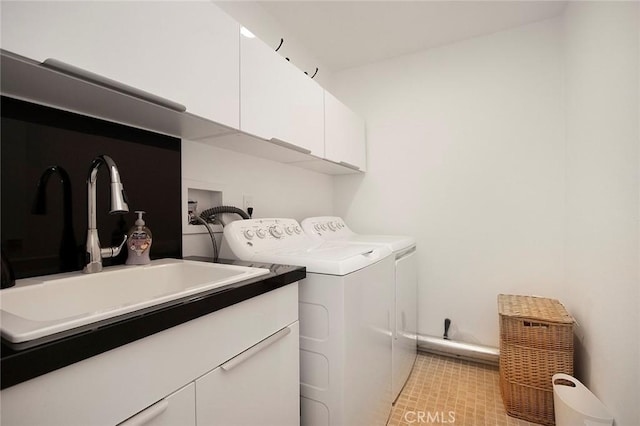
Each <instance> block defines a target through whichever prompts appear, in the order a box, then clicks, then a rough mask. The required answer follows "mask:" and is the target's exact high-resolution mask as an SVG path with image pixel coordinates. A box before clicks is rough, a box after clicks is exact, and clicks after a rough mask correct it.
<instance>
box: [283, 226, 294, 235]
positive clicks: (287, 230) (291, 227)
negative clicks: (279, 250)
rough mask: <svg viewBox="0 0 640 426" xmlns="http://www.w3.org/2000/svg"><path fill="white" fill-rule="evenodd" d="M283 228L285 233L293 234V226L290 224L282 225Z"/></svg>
mask: <svg viewBox="0 0 640 426" xmlns="http://www.w3.org/2000/svg"><path fill="white" fill-rule="evenodd" d="M284 230H285V232H286V233H287V234H289V235H291V234H293V226H291V225H287V226H285V227H284Z"/></svg>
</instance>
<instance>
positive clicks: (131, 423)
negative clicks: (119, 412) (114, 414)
mask: <svg viewBox="0 0 640 426" xmlns="http://www.w3.org/2000/svg"><path fill="white" fill-rule="evenodd" d="M195 387H196V386H195V384H194V383H190V384H188V385H187V386H185V387H183V388H182V389H180V390H178V391H176V392H174V393H172V394H171V395H169V396H168V397H166V398H164V399H162V400H161V401H158V402H156V403H155V404H153V405H152V406H150V407H147V408H145V409H144V410H142V411H141V412H139V413H138V414H136V415H135V416H133V417H131V418H129V419H127V420H125V421H124V422H122V423H120V424H119V425H118V426H142V425H144V426H175V425H180V426H189V425H192V426H195V425H196V393H195Z"/></svg>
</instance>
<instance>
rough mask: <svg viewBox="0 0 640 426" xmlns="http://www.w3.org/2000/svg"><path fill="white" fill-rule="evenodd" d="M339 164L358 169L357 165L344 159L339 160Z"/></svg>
mask: <svg viewBox="0 0 640 426" xmlns="http://www.w3.org/2000/svg"><path fill="white" fill-rule="evenodd" d="M339 164H340V165H341V166H345V167H348V168H350V169H352V170H360V167H359V166H356V165H355V164H351V163H347V162H346V161H341V162H340V163H339Z"/></svg>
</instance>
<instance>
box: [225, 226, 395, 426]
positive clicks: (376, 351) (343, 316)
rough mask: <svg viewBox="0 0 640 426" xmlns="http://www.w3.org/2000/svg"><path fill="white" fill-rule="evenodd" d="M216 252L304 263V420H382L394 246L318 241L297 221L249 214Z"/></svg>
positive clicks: (387, 390)
mask: <svg viewBox="0 0 640 426" xmlns="http://www.w3.org/2000/svg"><path fill="white" fill-rule="evenodd" d="M221 257H226V258H232V259H241V260H246V261H256V262H268V263H279V264H286V265H300V266H304V267H306V270H307V277H306V278H305V279H304V280H302V281H301V282H300V283H299V287H298V288H299V297H298V300H299V319H300V410H301V417H300V422H301V424H302V425H313V426H315V425H318V426H326V425H345V426H351V425H384V424H386V421H387V418H388V416H389V414H390V412H391V403H392V401H391V372H390V370H389V368H388V366H389V364H390V363H391V344H392V343H391V339H392V337H391V310H392V305H391V303H390V301H391V296H392V294H393V287H392V285H391V283H392V282H393V277H394V258H393V256H392V255H391V250H390V249H389V248H388V247H385V246H382V245H375V244H369V245H367V244H361V245H351V244H345V243H343V242H332V241H318V240H315V239H312V238H311V237H309V236H308V235H306V234H305V233H304V231H302V228H301V226H300V224H299V223H298V222H297V221H295V220H294V219H286V218H285V219H279V218H277V219H275V218H274V219H249V220H241V221H235V222H232V223H230V224H228V225H227V226H225V228H224V236H223V243H222V247H221Z"/></svg>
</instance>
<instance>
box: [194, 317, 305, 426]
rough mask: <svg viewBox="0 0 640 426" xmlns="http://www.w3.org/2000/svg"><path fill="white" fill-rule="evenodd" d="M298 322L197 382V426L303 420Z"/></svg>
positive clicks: (275, 424)
mask: <svg viewBox="0 0 640 426" xmlns="http://www.w3.org/2000/svg"><path fill="white" fill-rule="evenodd" d="M298 357H299V350H298V322H296V323H295V324H292V325H291V326H289V327H287V328H283V329H282V330H280V331H279V332H278V333H276V334H274V335H272V336H271V337H269V338H267V339H265V340H263V341H262V342H260V343H258V344H257V345H255V346H254V347H252V348H250V349H248V350H247V351H245V352H243V353H241V354H239V355H238V356H236V357H234V358H232V359H231V360H229V361H228V362H226V363H224V364H222V365H221V366H220V367H218V368H216V369H215V370H213V371H212V372H210V373H209V374H207V375H205V376H203V377H201V378H200V379H198V380H196V416H197V424H198V426H203V425H225V426H227V425H229V426H231V425H248V424H260V425H264V426H269V425H273V426H286V425H297V424H298V423H299V422H300V397H299V383H300V382H299V368H298V365H299V358H298Z"/></svg>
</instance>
